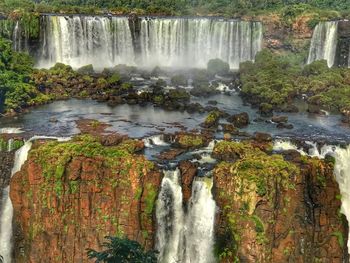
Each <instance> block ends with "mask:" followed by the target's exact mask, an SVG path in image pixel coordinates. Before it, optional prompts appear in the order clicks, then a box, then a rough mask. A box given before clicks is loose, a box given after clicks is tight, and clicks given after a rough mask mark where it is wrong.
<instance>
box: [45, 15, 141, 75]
mask: <svg viewBox="0 0 350 263" xmlns="http://www.w3.org/2000/svg"><path fill="white" fill-rule="evenodd" d="M41 31H42V32H41V33H42V40H41V43H42V48H41V54H40V57H39V66H40V67H50V66H52V65H54V64H55V63H57V62H61V63H65V64H69V65H71V66H72V67H75V68H78V67H81V66H85V65H88V64H92V65H94V66H95V68H97V69H103V68H104V67H112V66H115V65H116V64H122V63H125V64H130V62H131V64H133V63H132V62H133V60H134V53H133V52H134V50H133V44H132V36H131V31H130V28H129V22H128V19H127V18H126V17H112V18H109V17H98V16H43V17H42V18H41Z"/></svg>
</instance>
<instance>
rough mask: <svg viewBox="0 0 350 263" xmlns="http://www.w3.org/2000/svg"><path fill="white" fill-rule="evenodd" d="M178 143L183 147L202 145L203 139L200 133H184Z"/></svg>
mask: <svg viewBox="0 0 350 263" xmlns="http://www.w3.org/2000/svg"><path fill="white" fill-rule="evenodd" d="M179 144H180V146H181V147H184V148H197V147H201V146H203V144H204V140H203V137H202V136H200V135H195V134H185V135H181V136H180V138H179Z"/></svg>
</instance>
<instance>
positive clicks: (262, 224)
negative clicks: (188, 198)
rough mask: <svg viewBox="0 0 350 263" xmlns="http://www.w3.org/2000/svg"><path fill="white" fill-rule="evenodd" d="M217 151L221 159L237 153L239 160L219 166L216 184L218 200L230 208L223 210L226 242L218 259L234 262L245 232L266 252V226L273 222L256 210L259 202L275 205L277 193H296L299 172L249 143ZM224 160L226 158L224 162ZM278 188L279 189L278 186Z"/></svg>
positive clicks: (226, 143)
mask: <svg viewBox="0 0 350 263" xmlns="http://www.w3.org/2000/svg"><path fill="white" fill-rule="evenodd" d="M214 151H216V153H217V154H218V155H219V154H220V155H225V154H226V153H227V152H229V154H232V153H235V154H236V159H235V160H234V161H233V162H232V161H222V162H220V163H219V164H218V165H217V166H216V168H215V170H214V176H215V178H216V182H217V189H218V192H217V194H218V198H219V200H220V202H222V203H224V204H227V205H226V206H225V207H224V208H223V209H224V210H223V214H224V216H225V221H226V223H227V231H228V232H227V233H225V235H224V236H225V238H224V239H220V240H221V241H219V243H220V242H221V244H220V247H218V248H217V254H218V257H219V258H221V259H225V260H229V259H231V260H233V259H234V258H235V257H236V256H237V254H236V253H237V251H238V248H239V247H240V246H241V245H243V244H241V240H242V234H243V233H244V231H242V229H247V228H249V229H251V230H252V231H254V232H255V236H256V241H257V244H259V245H260V246H261V247H262V249H263V251H264V246H266V245H268V244H267V242H268V238H267V237H266V228H267V227H268V226H267V225H266V224H267V223H268V222H269V221H268V220H272V219H273V218H272V217H271V218H270V217H268V218H266V215H264V217H263V218H264V220H263V219H262V216H263V215H262V214H261V211H259V210H258V209H257V203H258V202H259V200H260V201H261V200H264V201H263V202H266V205H268V206H269V207H271V209H273V207H274V206H275V205H276V202H277V200H276V191H278V192H279V193H280V194H282V195H283V194H285V193H287V192H288V191H294V189H295V185H294V182H293V179H292V178H293V177H294V176H297V175H299V173H300V170H299V168H298V167H297V166H296V165H294V164H293V163H290V162H288V161H285V160H284V159H283V157H282V156H281V155H268V154H267V153H265V152H263V151H261V150H259V149H258V148H255V147H254V146H253V145H251V144H250V143H249V142H244V143H239V142H229V141H224V142H219V143H218V144H217V145H216V146H215V149H214ZM221 159H223V158H221ZM276 185H278V186H276ZM281 205H282V206H283V211H287V208H288V206H289V202H283V203H281ZM248 232H249V231H248Z"/></svg>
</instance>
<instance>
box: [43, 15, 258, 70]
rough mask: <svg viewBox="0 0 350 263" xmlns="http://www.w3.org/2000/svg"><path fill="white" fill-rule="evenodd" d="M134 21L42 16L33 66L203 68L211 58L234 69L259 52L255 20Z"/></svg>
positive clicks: (115, 18) (93, 17)
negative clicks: (131, 23)
mask: <svg viewBox="0 0 350 263" xmlns="http://www.w3.org/2000/svg"><path fill="white" fill-rule="evenodd" d="M139 23H140V25H139V31H138V30H136V29H135V28H134V27H130V23H129V19H128V18H127V17H103V16H78V15H75V16H43V17H42V19H41V38H42V40H41V43H42V47H41V52H40V54H39V63H38V66H39V67H50V66H52V65H54V64H55V63H56V62H62V63H65V64H69V65H71V66H73V67H74V68H78V67H81V66H84V65H87V64H93V65H94V67H95V68H96V69H103V68H105V67H112V66H115V65H117V64H128V65H137V66H140V67H154V66H162V67H194V68H195V67H196V68H205V67H206V65H207V62H208V61H209V60H210V59H213V58H220V59H222V60H224V61H226V62H228V63H229V64H230V66H231V68H233V69H237V68H238V67H239V63H240V62H243V61H247V60H254V57H255V54H256V53H257V52H258V51H259V50H261V45H262V24H261V23H260V22H246V21H235V20H224V19H209V18H191V19H189V18H156V19H153V18H152V19H150V18H146V17H144V18H140V19H139ZM132 28H134V29H132ZM134 31H135V32H134ZM136 31H137V32H136Z"/></svg>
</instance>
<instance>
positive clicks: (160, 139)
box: [143, 134, 169, 148]
mask: <svg viewBox="0 0 350 263" xmlns="http://www.w3.org/2000/svg"><path fill="white" fill-rule="evenodd" d="M143 142H144V143H145V146H146V147H149V148H152V147H153V145H156V146H168V145H169V144H168V143H166V142H165V140H164V135H163V134H160V135H154V136H151V137H147V138H144V139H143Z"/></svg>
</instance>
